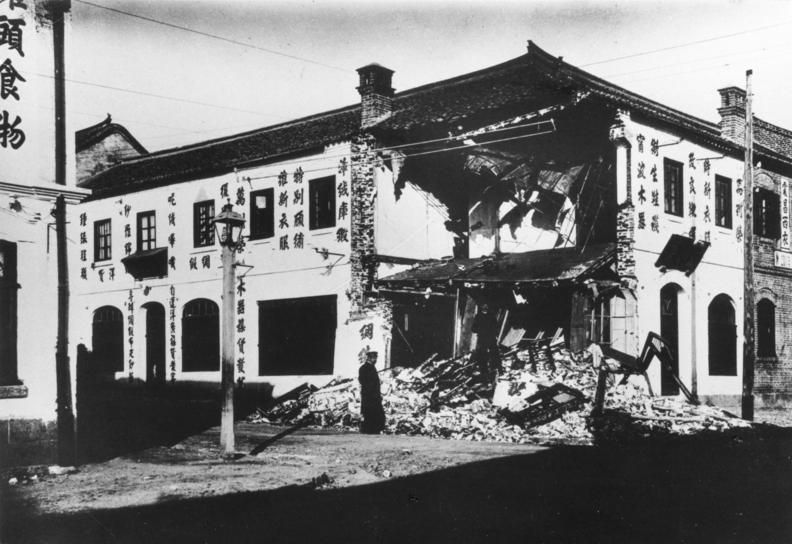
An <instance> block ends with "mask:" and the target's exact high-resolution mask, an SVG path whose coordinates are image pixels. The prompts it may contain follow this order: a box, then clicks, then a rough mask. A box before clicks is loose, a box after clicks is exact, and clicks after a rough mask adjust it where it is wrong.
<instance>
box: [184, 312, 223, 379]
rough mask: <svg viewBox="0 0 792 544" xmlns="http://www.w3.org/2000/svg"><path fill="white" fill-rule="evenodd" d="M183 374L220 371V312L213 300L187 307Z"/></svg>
mask: <svg viewBox="0 0 792 544" xmlns="http://www.w3.org/2000/svg"><path fill="white" fill-rule="evenodd" d="M182 370H183V371H184V372H200V371H210V370H220V311H219V309H218V307H217V304H215V303H214V302H212V301H211V300H208V299H205V298H197V299H195V300H191V301H190V302H188V303H187V304H185V305H184V312H183V314H182Z"/></svg>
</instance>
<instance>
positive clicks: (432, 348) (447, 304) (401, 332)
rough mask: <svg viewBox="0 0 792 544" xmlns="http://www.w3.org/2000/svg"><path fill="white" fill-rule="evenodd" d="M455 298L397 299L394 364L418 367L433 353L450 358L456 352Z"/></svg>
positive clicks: (393, 346) (393, 338)
mask: <svg viewBox="0 0 792 544" xmlns="http://www.w3.org/2000/svg"><path fill="white" fill-rule="evenodd" d="M455 307H456V299H455V297H453V296H443V297H440V296H430V297H429V298H428V299H426V298H424V297H415V296H408V297H398V298H397V299H396V300H394V304H393V331H392V335H391V338H392V340H391V364H392V365H393V366H415V365H418V364H420V363H422V362H424V361H425V360H426V359H428V358H429V357H431V356H432V355H433V354H437V356H438V357H439V358H440V359H447V358H449V357H451V356H452V355H453V353H454V312H455Z"/></svg>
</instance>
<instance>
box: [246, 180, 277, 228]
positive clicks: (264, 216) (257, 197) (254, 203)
mask: <svg viewBox="0 0 792 544" xmlns="http://www.w3.org/2000/svg"><path fill="white" fill-rule="evenodd" d="M274 195H275V190H274V189H262V190H260V191H253V192H251V193H250V239H251V240H259V239H262V238H271V237H272V236H274V235H275V196H274Z"/></svg>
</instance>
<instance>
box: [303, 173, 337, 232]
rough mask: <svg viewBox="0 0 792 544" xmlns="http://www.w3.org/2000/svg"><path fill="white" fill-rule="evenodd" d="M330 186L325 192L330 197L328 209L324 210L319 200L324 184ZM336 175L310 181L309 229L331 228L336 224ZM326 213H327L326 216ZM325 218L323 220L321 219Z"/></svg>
mask: <svg viewBox="0 0 792 544" xmlns="http://www.w3.org/2000/svg"><path fill="white" fill-rule="evenodd" d="M325 185H326V186H327V187H329V189H330V190H329V191H326V192H325V194H326V195H327V196H328V197H329V204H328V208H329V209H328V210H326V211H324V212H322V211H321V210H320V208H321V204H322V203H320V202H318V199H319V197H320V196H321V195H322V191H323V190H324V189H325V188H324V186H325ZM336 211H337V210H336V177H335V176H334V175H333V176H325V177H321V178H314V179H312V180H310V181H308V230H320V229H329V228H333V227H335V226H336ZM324 214H327V215H326V216H325V215H324ZM320 219H323V221H320Z"/></svg>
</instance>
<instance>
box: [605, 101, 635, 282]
mask: <svg viewBox="0 0 792 544" xmlns="http://www.w3.org/2000/svg"><path fill="white" fill-rule="evenodd" d="M628 121H629V114H628V113H626V112H621V111H620V112H619V113H618V114H617V116H616V121H615V122H614V124H613V125H612V126H611V127H610V140H611V141H612V142H613V144H614V145H615V147H616V195H617V202H618V212H617V215H616V272H617V273H618V274H619V278H621V280H622V282H623V283H625V284H627V286H632V284H633V283H634V282H635V278H636V276H635V253H634V246H635V206H633V203H632V144H630V141H629V138H628V135H627V128H626V123H627V122H628Z"/></svg>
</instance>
